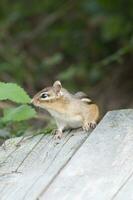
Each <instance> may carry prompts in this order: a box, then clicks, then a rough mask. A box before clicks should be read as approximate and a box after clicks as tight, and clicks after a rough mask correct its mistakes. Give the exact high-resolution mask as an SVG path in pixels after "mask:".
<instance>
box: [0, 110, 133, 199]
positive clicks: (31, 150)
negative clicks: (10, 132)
mask: <svg viewBox="0 0 133 200" xmlns="http://www.w3.org/2000/svg"><path fill="white" fill-rule="evenodd" d="M20 140H22V141H21V146H17V144H18V143H19V141H20ZM132 184H133V110H131V109H130V110H120V111H113V112H108V113H107V114H106V116H105V117H104V119H103V120H102V121H101V122H100V124H99V125H98V126H97V127H96V129H95V130H94V131H93V132H92V133H91V134H90V135H89V133H88V134H87V133H86V134H85V133H84V132H81V131H79V130H77V131H74V132H70V133H65V134H64V137H63V139H62V140H60V141H59V143H57V141H55V140H53V136H52V135H47V136H44V135H38V136H35V137H29V138H24V139H22V138H14V139H10V140H7V141H6V142H5V144H4V145H3V146H2V147H0V200H24V199H25V200H38V199H39V200H113V199H115V200H133V190H132V187H133V186H132Z"/></svg>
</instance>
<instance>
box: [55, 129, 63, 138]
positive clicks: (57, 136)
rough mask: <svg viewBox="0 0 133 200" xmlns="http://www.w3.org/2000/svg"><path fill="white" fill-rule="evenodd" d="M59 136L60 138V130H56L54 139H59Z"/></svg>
mask: <svg viewBox="0 0 133 200" xmlns="http://www.w3.org/2000/svg"><path fill="white" fill-rule="evenodd" d="M61 138H62V131H60V130H56V131H55V136H54V139H55V140H57V139H61Z"/></svg>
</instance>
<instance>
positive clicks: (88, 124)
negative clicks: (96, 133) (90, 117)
mask: <svg viewBox="0 0 133 200" xmlns="http://www.w3.org/2000/svg"><path fill="white" fill-rule="evenodd" d="M96 125H97V123H96V122H95V121H91V122H90V121H85V122H83V126H82V128H83V130H84V131H89V130H90V129H94V128H95V127H96Z"/></svg>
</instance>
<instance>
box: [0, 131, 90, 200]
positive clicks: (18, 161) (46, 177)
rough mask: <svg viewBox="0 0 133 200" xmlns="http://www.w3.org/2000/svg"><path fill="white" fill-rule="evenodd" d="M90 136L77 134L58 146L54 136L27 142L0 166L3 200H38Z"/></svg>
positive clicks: (36, 138) (0, 192) (38, 137)
mask: <svg viewBox="0 0 133 200" xmlns="http://www.w3.org/2000/svg"><path fill="white" fill-rule="evenodd" d="M87 137H88V134H85V133H84V132H81V131H75V132H71V133H69V134H68V133H65V134H64V137H63V139H62V140H60V141H59V143H58V144H57V141H55V140H54V139H53V136H52V135H47V136H45V137H44V136H42V135H40V136H36V137H35V138H32V139H29V140H25V142H23V143H22V144H21V146H20V147H19V148H17V150H15V151H13V153H11V155H10V156H8V158H7V159H6V162H3V165H1V166H0V180H1V184H0V196H1V200H7V199H8V200H14V199H17V200H21V199H27V200H30V199H32V200H33V199H37V197H38V196H39V194H40V193H41V192H42V191H43V190H45V189H46V188H47V187H48V185H49V184H50V183H51V182H52V180H53V179H54V178H55V177H56V176H57V175H58V173H59V172H60V170H61V169H62V168H63V167H64V166H65V165H66V163H67V162H68V161H69V160H70V159H71V157H72V156H73V155H74V153H75V152H76V151H77V149H78V148H79V147H80V146H81V145H82V143H83V142H84V141H85V140H86V138H87ZM34 139H35V142H34ZM1 151H2V150H1ZM3 151H4V150H3ZM12 172H13V173H12Z"/></svg>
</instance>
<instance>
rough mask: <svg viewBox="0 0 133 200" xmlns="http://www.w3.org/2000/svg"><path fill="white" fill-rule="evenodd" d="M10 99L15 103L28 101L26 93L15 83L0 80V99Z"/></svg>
mask: <svg viewBox="0 0 133 200" xmlns="http://www.w3.org/2000/svg"><path fill="white" fill-rule="evenodd" d="M7 99H9V100H11V101H14V102H16V103H30V101H31V99H30V97H29V96H28V94H27V93H26V92H25V91H24V90H23V89H22V88H21V87H20V86H18V85H17V84H15V83H3V82H0V100H7Z"/></svg>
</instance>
